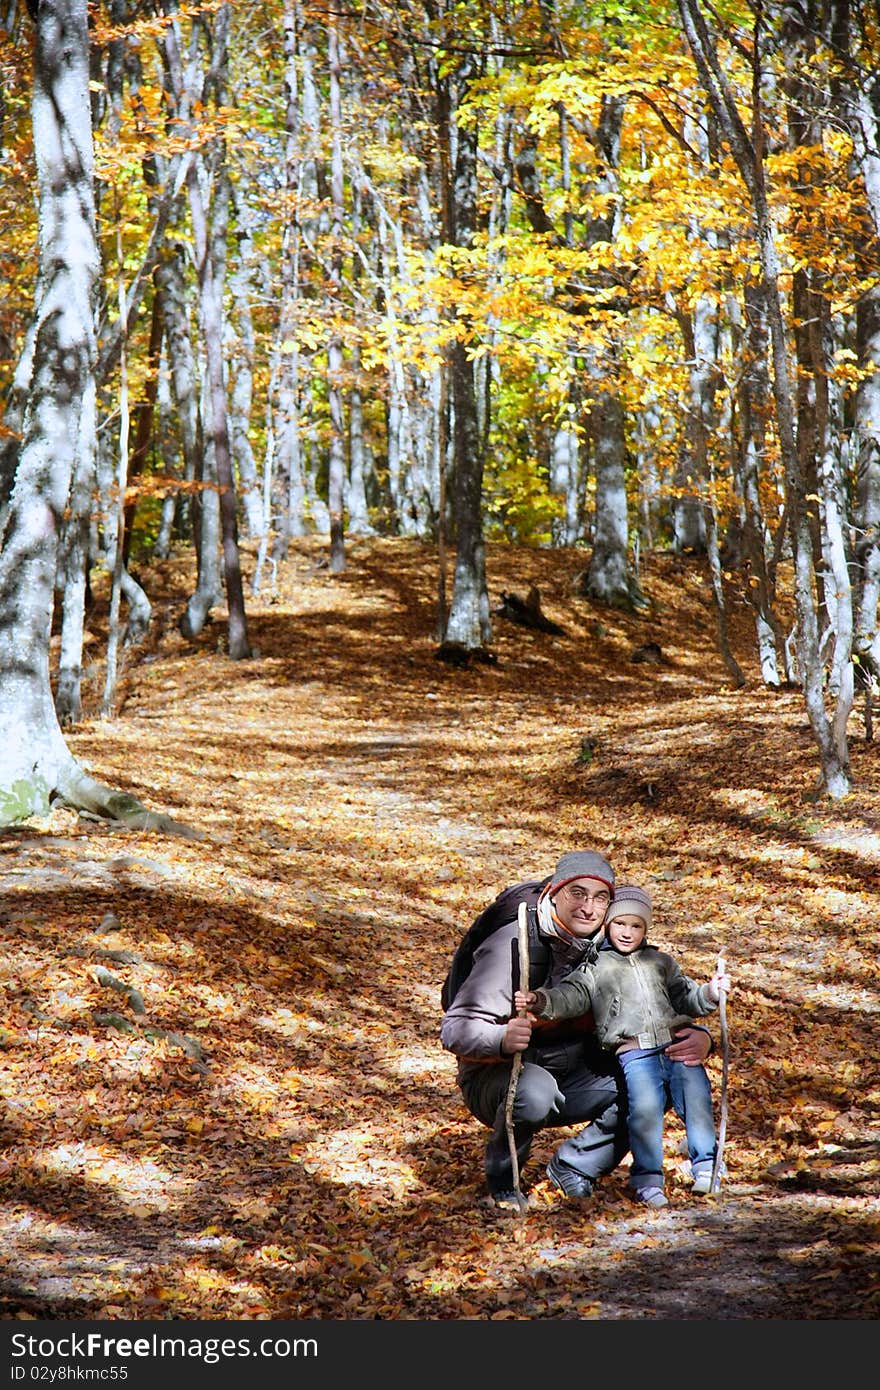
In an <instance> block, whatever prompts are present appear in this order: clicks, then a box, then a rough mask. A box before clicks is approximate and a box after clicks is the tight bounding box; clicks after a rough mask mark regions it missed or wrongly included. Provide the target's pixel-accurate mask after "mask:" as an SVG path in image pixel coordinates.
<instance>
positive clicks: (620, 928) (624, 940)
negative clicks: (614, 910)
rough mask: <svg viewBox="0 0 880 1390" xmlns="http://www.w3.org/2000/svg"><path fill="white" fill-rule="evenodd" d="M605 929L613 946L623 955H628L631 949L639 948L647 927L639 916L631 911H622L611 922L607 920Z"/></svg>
mask: <svg viewBox="0 0 880 1390" xmlns="http://www.w3.org/2000/svg"><path fill="white" fill-rule="evenodd" d="M606 930H607V932H608V936H609V938H610V940H611V944H612V946H615V947H616V948H617V950H618V951H620V952H621V953H622V954H623V955H625V956H628V955H630V953H631V952H632V951H637V950H638V949H639V947H640V946H641V944H642V942H643V941H644V939H645V933H646V932H647V930H648V928H647V927H646V926H645V924H644V922H643V921H642V919H641V917H636V916H635V914H634V913H631V912H624V913H622V914H621V916H620V917H615V918H614V921H613V922H609V923H608V926H607V928H606Z"/></svg>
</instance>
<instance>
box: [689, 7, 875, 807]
mask: <svg viewBox="0 0 880 1390" xmlns="http://www.w3.org/2000/svg"><path fill="white" fill-rule="evenodd" d="M678 7H679V13H680V14H681V18H682V24H683V27H684V32H685V35H686V37H687V40H688V43H689V45H690V48H691V52H692V54H693V56H694V61H695V63H696V66H697V71H698V73H699V75H700V80H701V82H702V84H703V87H704V90H705V92H706V95H707V97H708V99H709V102H710V104H711V106H712V110H713V112H714V115H715V118H716V120H717V121H718V124H719V127H720V128H721V130H722V131H723V133H724V135H725V136H726V138H727V140H728V142H729V145H730V149H731V152H732V154H733V157H734V159H735V160H736V163H737V167H738V168H739V171H740V175H741V176H742V179H743V182H744V184H745V186H746V189H747V190H748V193H749V197H750V200H751V210H752V217H753V222H754V228H755V239H756V242H757V247H758V260H759V264H760V267H761V294H762V298H763V302H764V308H765V312H766V315H767V322H768V326H769V330H770V345H771V360H772V363H773V372H772V383H773V401H774V407H775V412H774V413H775V421H776V432H777V437H778V440H779V449H780V456H781V459H782V465H783V469H784V473H785V483H786V500H787V505H788V508H789V534H790V536H791V544H792V556H793V561H794V573H795V580H794V583H795V603H796V608H797V651H798V662H799V666H800V678H801V681H802V683H803V690H804V703H805V705H806V709H807V714H808V717H809V720H810V726H811V728H812V730H813V735H814V738H815V740H816V744H817V747H818V750H819V759H820V765H821V786H822V789H823V790H824V791H825V792H827V794H828V795H829V796H831V797H833V798H839V797H842V796H845V795H846V794H847V793H848V792H849V790H850V773H849V757H848V750H847V745H846V738H845V732H844V730H843V729H842V727H841V723H840V721H839V720H837V719H835V722H834V728H833V729H832V725H831V723H830V721H829V719H828V714H827V711H826V708H825V699H824V672H823V665H822V656H821V651H820V634H819V623H818V615H817V611H816V604H815V598H814V595H815V586H816V574H815V569H814V565H813V551H812V538H811V535H810V528H809V519H808V517H807V511H806V506H805V500H806V488H805V485H804V483H805V480H804V478H803V475H802V473H801V468H800V459H799V457H798V450H797V442H796V437H795V409H794V400H793V394H792V389H791V384H790V382H789V378H788V342H787V334H786V323H785V317H784V313H783V308H782V302H781V298H780V289H779V278H780V267H779V254H778V250H777V245H776V238H775V233H774V228H773V220H772V216H771V212H770V204H769V200H768V196H767V189H766V187H765V179H764V165H763V160H762V156H761V150H762V147H763V145H764V143H765V136H764V128H763V119H762V116H761V112H760V92H761V55H760V37H761V35H760V28H759V27H758V29H756V33H755V36H754V43H753V63H754V72H753V90H752V102H753V128H754V131H755V137H756V141H757V143H753V142H752V141H751V140H750V139H749V136H748V134H747V132H746V130H745V127H744V126H743V123H742V119H741V117H740V114H739V111H738V109H737V104H736V101H735V99H734V94H733V92H732V90H731V88H730V86H729V84H728V82H727V78H726V76H725V73H724V70H723V68H722V66H721V62H720V59H719V57H718V52H717V47H716V45H715V42H714V40H713V38H712V36H711V34H710V32H709V30H708V28H707V25H706V22H705V19H704V17H703V15H702V13H701V11H700V7H699V4H698V0H678Z"/></svg>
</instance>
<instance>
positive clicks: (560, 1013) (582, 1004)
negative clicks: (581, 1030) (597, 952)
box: [514, 966, 593, 1021]
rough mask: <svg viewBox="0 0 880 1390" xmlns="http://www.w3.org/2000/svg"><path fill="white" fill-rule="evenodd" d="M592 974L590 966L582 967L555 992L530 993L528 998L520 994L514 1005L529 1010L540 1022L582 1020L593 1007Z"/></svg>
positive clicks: (547, 990)
mask: <svg viewBox="0 0 880 1390" xmlns="http://www.w3.org/2000/svg"><path fill="white" fill-rule="evenodd" d="M592 987H593V972H592V970H591V968H590V967H589V966H580V967H579V968H578V969H577V970H573V971H572V972H571V974H570V975H566V977H565V979H564V980H563V981H562V982H561V984H558V985H556V986H555V988H554V989H537V990H530V991H529V992H528V993H527V994H522V993H520V991H517V993H516V995H515V996H514V1003H515V1004H516V1006H517V1008H521V1007H522V1008H526V1009H528V1011H529V1013H532V1014H535V1015H536V1016H537V1017H538V1018H546V1019H551V1020H554V1021H555V1020H556V1019H562V1018H579V1017H580V1015H581V1014H585V1013H588V1012H589V1010H590V1009H591V1008H592V1006H593V999H592Z"/></svg>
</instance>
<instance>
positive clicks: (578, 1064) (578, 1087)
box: [462, 1038, 627, 1192]
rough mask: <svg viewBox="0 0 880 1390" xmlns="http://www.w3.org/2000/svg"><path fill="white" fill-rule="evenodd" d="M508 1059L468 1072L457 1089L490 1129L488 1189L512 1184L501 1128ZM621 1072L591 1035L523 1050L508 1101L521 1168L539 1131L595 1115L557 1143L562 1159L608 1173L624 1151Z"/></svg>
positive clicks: (591, 1173) (589, 1174)
mask: <svg viewBox="0 0 880 1390" xmlns="http://www.w3.org/2000/svg"><path fill="white" fill-rule="evenodd" d="M510 1072H511V1065H509V1064H506V1063H496V1064H495V1065H494V1066H485V1067H482V1068H480V1069H479V1070H477V1071H476V1072H474V1073H472V1074H471V1076H470V1077H469V1078H468V1080H467V1082H466V1083H465V1084H464V1085H463V1086H462V1095H463V1098H464V1101H465V1104H466V1105H467V1107H468V1109H469V1110H470V1112H471V1114H472V1115H475V1116H476V1118H477V1119H478V1120H481V1121H482V1123H483V1124H484V1125H486V1126H487V1127H488V1128H489V1129H491V1131H492V1133H491V1135H490V1137H489V1141H488V1143H487V1145H486V1157H485V1168H486V1182H487V1185H488V1187H489V1191H490V1192H499V1191H504V1190H505V1189H509V1188H511V1187H512V1186H513V1164H512V1163H511V1158H510V1144H509V1141H508V1137H507V1130H506V1128H505V1113H504V1112H505V1108H506V1102H507V1087H508V1082H509V1080H510ZM621 1100H623V1091H622V1086H621V1081H620V1073H619V1072H618V1070H617V1067H616V1066H615V1065H614V1063H613V1059H611V1058H609V1056H608V1054H607V1053H603V1052H602V1051H601V1050H600V1048H599V1047H598V1046H597V1044H596V1043H595V1041H594V1040H593V1039H592V1038H590V1039H587V1040H586V1041H584V1040H578V1041H576V1042H567V1043H559V1044H557V1045H555V1046H554V1045H553V1044H552V1043H549V1044H546V1045H545V1046H542V1047H530V1048H528V1050H527V1051H526V1052H525V1053H524V1061H523V1068H522V1071H521V1072H520V1075H519V1082H518V1084H517V1088H516V1097H515V1100H514V1106H513V1140H514V1144H515V1146H516V1151H517V1164H518V1166H519V1169H520V1173H522V1170H523V1168H524V1166H525V1163H526V1160H527V1159H528V1156H529V1152H530V1150H531V1147H532V1138H533V1136H534V1135H535V1134H536V1133H537V1132H538V1130H541V1129H545V1128H551V1127H553V1128H556V1127H564V1126H567V1125H577V1124H583V1122H584V1121H585V1120H589V1121H592V1123H590V1124H587V1125H586V1127H585V1128H584V1129H581V1130H578V1132H577V1133H576V1134H572V1135H571V1136H570V1137H569V1138H567V1139H565V1140H563V1142H562V1143H561V1144H560V1145H559V1146H558V1148H557V1149H556V1156H557V1157H558V1158H559V1160H560V1161H561V1162H562V1163H565V1164H566V1165H567V1166H568V1167H569V1168H573V1169H574V1170H575V1172H577V1173H580V1174H581V1175H582V1176H583V1177H586V1178H590V1179H591V1180H592V1179H594V1178H597V1177H599V1176H601V1175H602V1174H603V1173H609V1172H610V1171H611V1169H612V1168H614V1167H615V1166H616V1165H617V1164H618V1163H619V1162H620V1160H621V1159H622V1158H623V1156H624V1154H625V1153H626V1151H627V1136H626V1123H625V1118H624V1115H623V1108H624V1107H623V1105H621V1104H619V1103H618V1102H619V1101H621Z"/></svg>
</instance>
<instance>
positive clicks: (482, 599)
mask: <svg viewBox="0 0 880 1390" xmlns="http://www.w3.org/2000/svg"><path fill="white" fill-rule="evenodd" d="M475 75H476V74H475V72H472V71H471V66H470V65H469V64H468V65H466V66H465V67H464V68H463V69H462V70H461V71H460V72H459V73H458V74H457V78H458V81H457V84H456V85H457V88H458V90H459V93H460V94H463V93H464V92H465V91H466V90H467V86H468V82H469V80H470V79H471V78H472V77H473V76H475ZM449 212H450V230H451V233H452V235H451V237H450V240H451V241H452V244H453V245H455V246H461V247H467V246H469V245H470V244H471V241H472V239H473V236H474V233H475V232H476V229H477V135H476V131H475V130H474V129H473V127H470V126H468V127H463V126H460V125H459V126H456V129H455V162H454V176H453V185H452V189H451V198H450V200H449ZM451 363H452V370H451V394H452V416H453V449H454V475H453V482H452V490H453V497H452V515H453V524H454V527H455V571H454V573H453V578H452V597H451V600H450V604H449V617H448V619H447V623H446V634H445V640H446V641H447V642H454V643H460V644H461V645H462V646H464V647H467V648H469V649H477V648H479V647H481V646H483V645H484V644H485V643H487V642H489V641H490V640H491V637H492V627H491V620H490V617H489V591H488V588H487V586H486V547H485V541H484V538H483V510H482V495H483V450H482V444H481V440H480V426H479V417H478V413H477V395H476V384H475V381H474V364H473V362H472V361H471V360H470V359H469V358H468V353H467V346H466V343H465V342H464V341H462V340H461V339H460V338H459V339H457V340H456V341H454V342H453V344H452V352H451Z"/></svg>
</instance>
